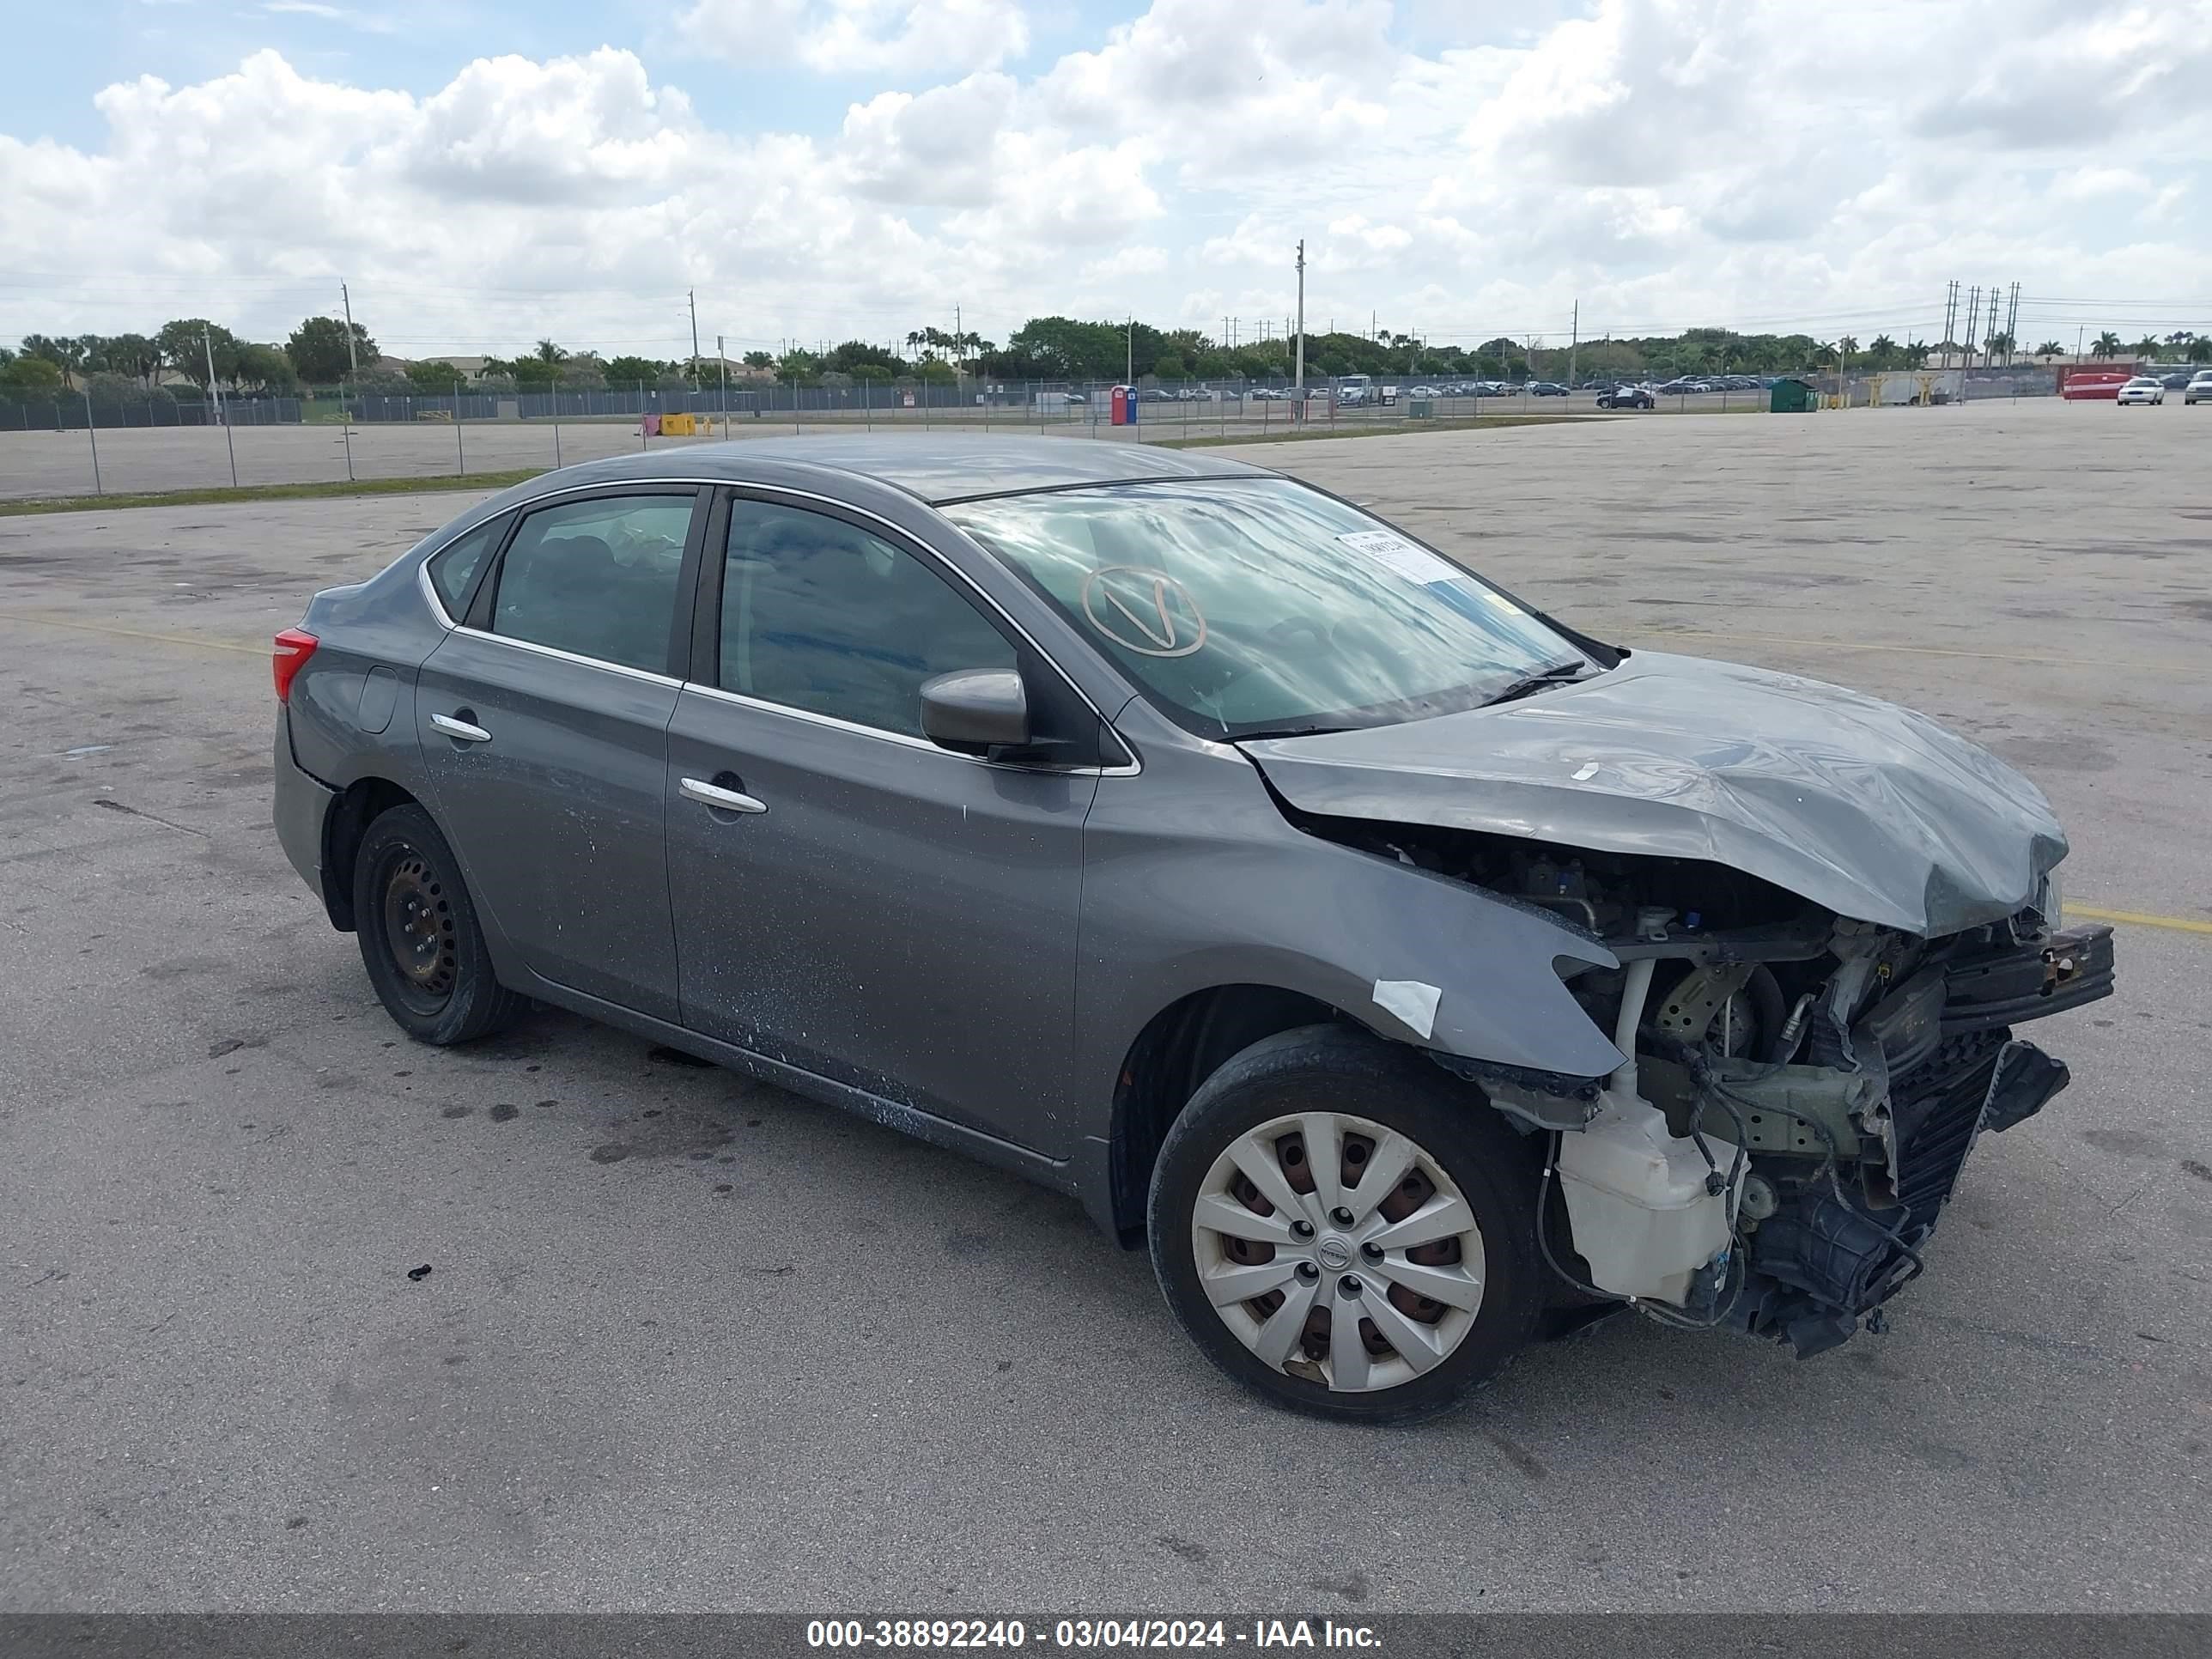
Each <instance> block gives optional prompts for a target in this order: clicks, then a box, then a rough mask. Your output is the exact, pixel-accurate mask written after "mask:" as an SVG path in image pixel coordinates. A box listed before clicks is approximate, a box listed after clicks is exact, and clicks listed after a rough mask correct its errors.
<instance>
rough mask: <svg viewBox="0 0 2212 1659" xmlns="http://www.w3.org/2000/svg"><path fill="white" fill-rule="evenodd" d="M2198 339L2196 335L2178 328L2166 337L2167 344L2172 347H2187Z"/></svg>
mask: <svg viewBox="0 0 2212 1659" xmlns="http://www.w3.org/2000/svg"><path fill="white" fill-rule="evenodd" d="M2195 338H2196V336H2195V335H2194V334H2191V332H2190V331H2188V330H2187V329H2185V328H2177V329H2176V330H2174V331H2173V332H2172V333H2171V334H2169V335H2167V336H2166V344H2168V345H2170V346H2184V347H2185V346H2187V345H2188V343H2190V342H2191V340H2193V339H2195Z"/></svg>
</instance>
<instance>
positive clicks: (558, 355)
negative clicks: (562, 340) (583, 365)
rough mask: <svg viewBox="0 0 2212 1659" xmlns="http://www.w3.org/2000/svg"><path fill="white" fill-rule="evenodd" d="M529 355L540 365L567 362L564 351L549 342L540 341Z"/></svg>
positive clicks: (566, 353) (566, 355)
mask: <svg viewBox="0 0 2212 1659" xmlns="http://www.w3.org/2000/svg"><path fill="white" fill-rule="evenodd" d="M530 355H531V356H533V357H535V358H537V359H538V362H541V363H565V362H568V351H567V350H566V349H565V348H563V347H561V346H557V345H555V344H554V343H553V342H552V341H550V340H540V341H539V342H538V345H537V349H535V350H533V351H532V353H531V354H530Z"/></svg>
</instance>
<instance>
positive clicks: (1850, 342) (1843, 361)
mask: <svg viewBox="0 0 2212 1659" xmlns="http://www.w3.org/2000/svg"><path fill="white" fill-rule="evenodd" d="M1858 349H1859V343H1858V341H1857V339H1855V338H1854V337H1851V336H1850V335H1849V334H1846V335H1844V337H1843V338H1841V339H1840V340H1838V341H1837V342H1836V362H1838V365H1840V366H1841V367H1842V368H1850V366H1851V358H1852V356H1854V355H1855V354H1856V353H1857V350H1858Z"/></svg>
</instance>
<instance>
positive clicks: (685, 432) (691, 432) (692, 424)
mask: <svg viewBox="0 0 2212 1659" xmlns="http://www.w3.org/2000/svg"><path fill="white" fill-rule="evenodd" d="M660 435H661V436H662V437H664V438H696V437H697V436H698V435H699V417H698V416H696V415H664V416H661V417H660Z"/></svg>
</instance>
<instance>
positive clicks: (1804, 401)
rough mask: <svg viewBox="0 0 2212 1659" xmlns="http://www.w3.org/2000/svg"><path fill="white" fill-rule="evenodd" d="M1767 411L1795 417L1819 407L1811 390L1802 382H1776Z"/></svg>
mask: <svg viewBox="0 0 2212 1659" xmlns="http://www.w3.org/2000/svg"><path fill="white" fill-rule="evenodd" d="M1766 407H1767V410H1768V412H1769V413H1771V414H1775V415H1797V414H1802V413H1803V412H1804V411H1805V410H1808V409H1815V408H1818V407H1819V404H1818V401H1817V397H1816V394H1815V393H1814V390H1813V388H1812V387H1811V386H1808V385H1806V384H1805V382H1804V381H1802V380H1777V381H1776V382H1775V383H1774V392H1773V395H1772V396H1771V398H1769V399H1768V401H1767V405H1766Z"/></svg>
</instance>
